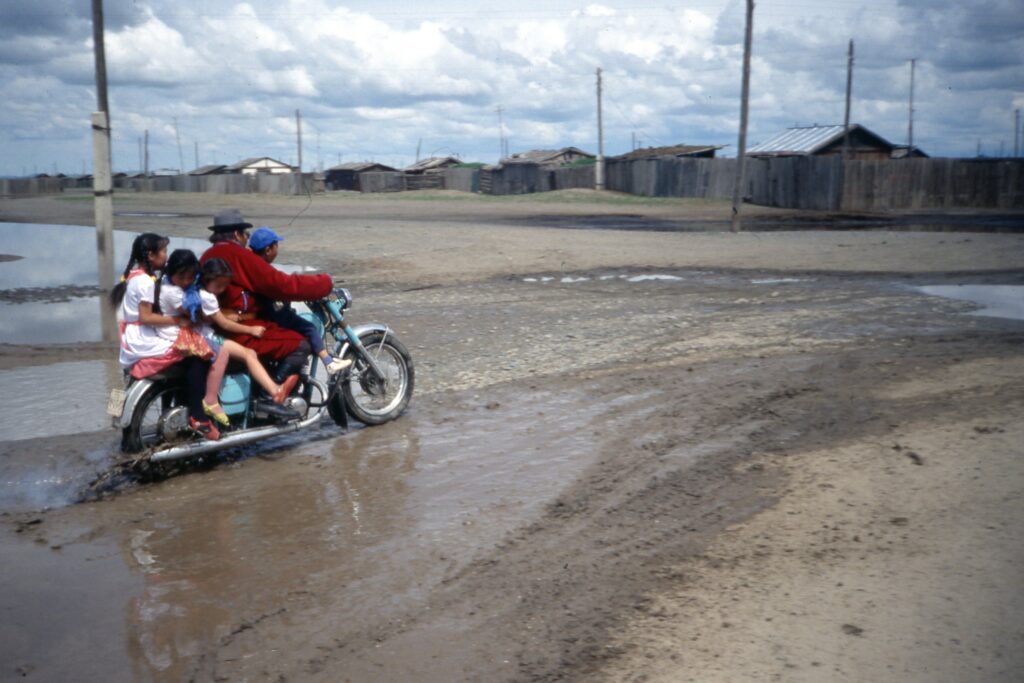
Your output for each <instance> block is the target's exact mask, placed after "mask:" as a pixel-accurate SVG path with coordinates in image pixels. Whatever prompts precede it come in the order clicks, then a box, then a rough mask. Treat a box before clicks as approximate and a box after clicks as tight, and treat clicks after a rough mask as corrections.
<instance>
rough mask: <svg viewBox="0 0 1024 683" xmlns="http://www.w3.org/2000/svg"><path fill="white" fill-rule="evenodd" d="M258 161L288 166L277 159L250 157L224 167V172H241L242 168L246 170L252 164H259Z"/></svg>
mask: <svg viewBox="0 0 1024 683" xmlns="http://www.w3.org/2000/svg"><path fill="white" fill-rule="evenodd" d="M260 161H273V162H274V163H275V164H281V165H282V166H288V164H286V163H284V162H283V161H278V160H277V159H272V158H270V157H250V158H249V159H242V160H241V161H239V162H237V163H234V164H231V165H230V166H225V167H224V170H225V171H241V170H242V169H243V168H247V167H249V166H252V165H253V164H256V163H259V162H260Z"/></svg>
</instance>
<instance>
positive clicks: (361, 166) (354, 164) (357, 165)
mask: <svg viewBox="0 0 1024 683" xmlns="http://www.w3.org/2000/svg"><path fill="white" fill-rule="evenodd" d="M371 168H384V169H387V170H389V171H397V170H398V169H397V168H392V167H391V166H388V165H387V164H382V163H379V162H376V161H349V162H346V163H344V164H338V165H337V166H331V167H330V168H329V169H327V172H328V173H330V172H331V171H355V172H356V173H359V172H361V171H367V170H369V169H371Z"/></svg>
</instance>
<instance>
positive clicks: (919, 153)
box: [892, 145, 931, 159]
mask: <svg viewBox="0 0 1024 683" xmlns="http://www.w3.org/2000/svg"><path fill="white" fill-rule="evenodd" d="M892 158H893V159H930V158H931V157H929V156H928V155H927V154H925V153H924V150H922V149H921V148H920V147H918V146H917V145H914V147H913V149H911V148H910V147H908V146H907V145H896V146H895V147H893V150H892Z"/></svg>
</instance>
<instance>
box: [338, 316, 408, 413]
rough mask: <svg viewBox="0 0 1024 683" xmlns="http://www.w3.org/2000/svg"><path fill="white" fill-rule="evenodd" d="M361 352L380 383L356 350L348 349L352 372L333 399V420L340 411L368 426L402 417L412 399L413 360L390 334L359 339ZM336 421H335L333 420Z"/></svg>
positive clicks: (373, 333)
mask: <svg viewBox="0 0 1024 683" xmlns="http://www.w3.org/2000/svg"><path fill="white" fill-rule="evenodd" d="M360 341H361V342H362V343H363V348H364V349H365V350H366V352H367V353H368V354H369V355H370V356H372V357H373V360H374V362H376V363H377V367H379V368H380V370H381V373H383V375H384V379H385V381H383V382H382V381H381V380H380V379H379V378H378V377H377V376H376V375H375V374H374V372H373V370H372V369H371V368H370V365H369V363H367V362H366V359H365V358H363V356H362V354H360V353H359V352H358V351H356V350H355V349H349V352H348V353H347V354H346V356H345V357H346V358H351V359H352V368H351V369H350V370H349V372H348V374H347V375H346V376H345V377H343V378H342V379H341V380H339V381H340V382H341V392H340V394H339V395H338V396H336V397H335V399H334V402H333V403H334V405H331V406H329V407H330V408H331V411H330V412H331V415H332V417H334V416H336V415H337V414H338V411H340V410H342V409H343V407H342V406H341V405H338V404H339V403H341V401H344V409H347V410H348V413H349V414H350V415H351V416H352V417H354V418H355V419H357V420H359V421H360V422H362V423H364V424H368V425H379V424H383V423H385V422H389V421H390V420H394V419H395V418H396V417H398V416H399V415H401V414H402V412H403V411H404V410H405V409H406V407H407V406H408V405H409V401H410V399H412V389H413V384H414V382H415V377H416V373H415V370H414V369H413V365H412V356H410V355H409V351H408V350H406V348H405V346H404V345H403V344H402V342H400V341H398V339H397V338H396V337H395V336H394V335H393V334H390V333H388V334H384V333H381V332H371V333H369V334H366V335H364V336H362V337H360ZM335 421H338V420H337V417H335Z"/></svg>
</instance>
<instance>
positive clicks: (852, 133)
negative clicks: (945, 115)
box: [747, 123, 896, 160]
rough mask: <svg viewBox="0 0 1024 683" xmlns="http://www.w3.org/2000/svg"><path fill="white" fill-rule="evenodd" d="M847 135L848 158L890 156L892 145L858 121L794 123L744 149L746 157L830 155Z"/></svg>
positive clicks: (869, 158) (838, 151)
mask: <svg viewBox="0 0 1024 683" xmlns="http://www.w3.org/2000/svg"><path fill="white" fill-rule="evenodd" d="M847 136H849V141H850V147H849V149H850V151H849V154H850V156H849V158H850V159H862V160H882V159H889V158H891V157H892V153H893V150H894V149H895V148H896V145H894V144H892V143H891V142H889V141H888V140H886V139H885V138H883V137H882V136H881V135H878V134H876V133H873V132H871V131H870V130H868V129H867V128H865V127H864V126H861V125H860V124H856V123H853V124H850V127H849V130H848V131H847V130H845V129H844V127H843V126H841V125H839V126H818V125H814V126H796V127H794V128H787V129H786V130H784V131H782V132H781V133H777V134H775V135H773V136H772V137H770V138H768V139H767V140H765V141H764V142H759V143H757V144H756V145H754V146H753V147H751V148H750V149H748V150H747V156H750V157H761V158H763V157H792V156H832V155H840V154H842V153H843V144H844V142H845V140H846V138H847Z"/></svg>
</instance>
